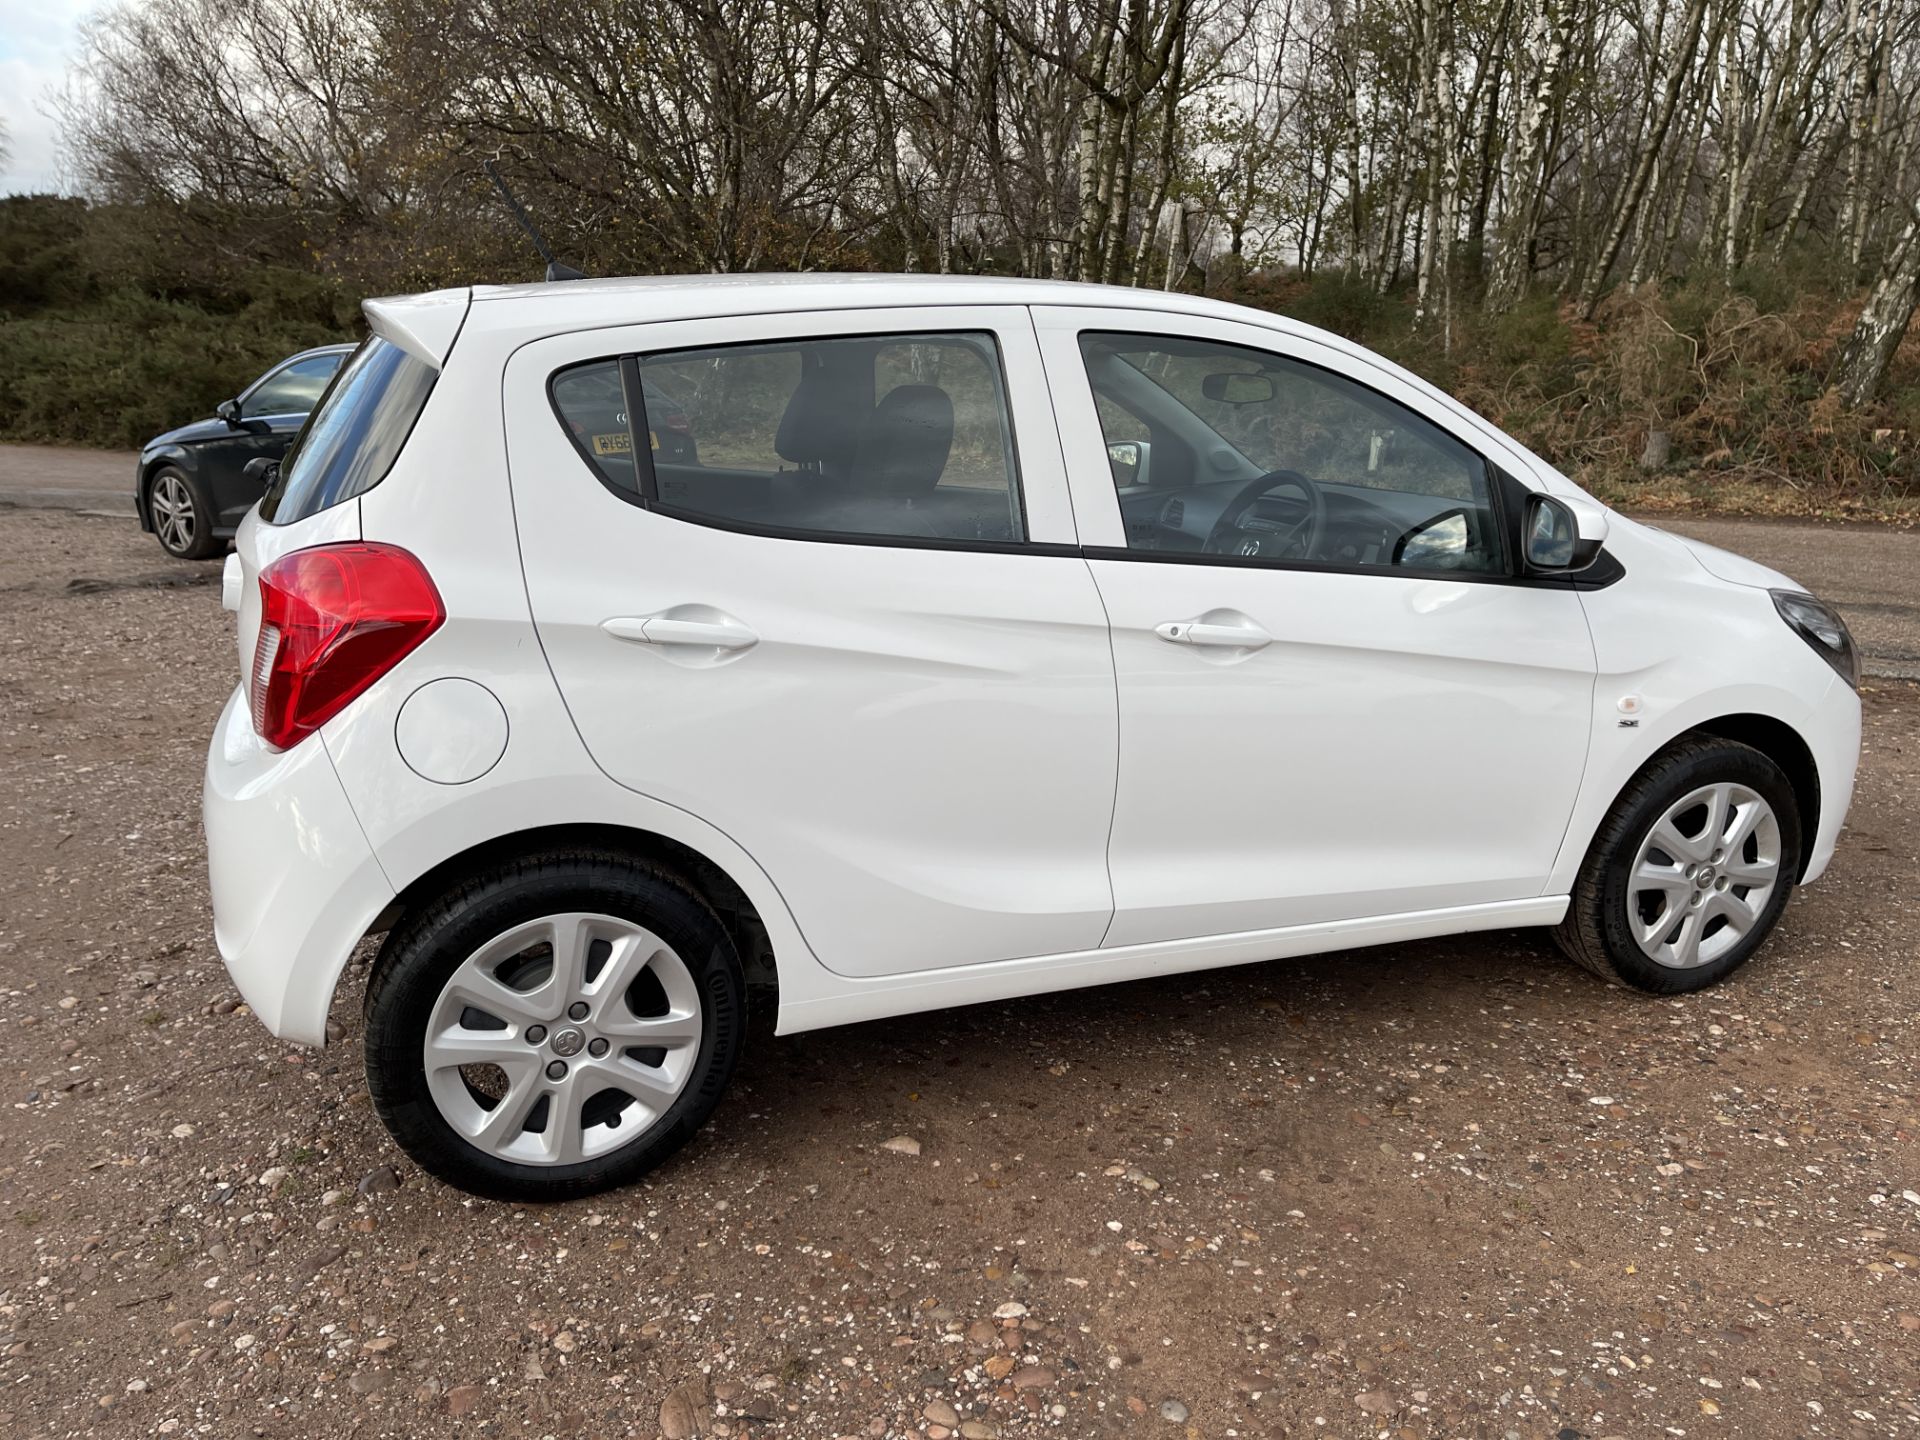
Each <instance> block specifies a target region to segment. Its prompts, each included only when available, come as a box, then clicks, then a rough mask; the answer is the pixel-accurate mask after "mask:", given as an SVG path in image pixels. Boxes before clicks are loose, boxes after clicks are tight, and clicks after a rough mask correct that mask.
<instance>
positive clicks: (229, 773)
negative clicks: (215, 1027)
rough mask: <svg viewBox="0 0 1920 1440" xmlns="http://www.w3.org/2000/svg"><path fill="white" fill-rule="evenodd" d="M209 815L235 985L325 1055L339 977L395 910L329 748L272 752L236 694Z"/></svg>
mask: <svg viewBox="0 0 1920 1440" xmlns="http://www.w3.org/2000/svg"><path fill="white" fill-rule="evenodd" d="M201 809H202V816H203V820H204V823H205V826H206V832H207V876H208V881H209V883H210V885H211V888H212V891H213V933H214V940H215V943H216V944H217V945H218V946H219V949H220V958H221V960H222V961H224V962H225V963H226V967H227V972H228V974H230V975H231V976H232V977H233V983H234V985H235V986H236V987H238V989H239V991H240V994H241V996H242V997H243V998H244V999H245V1000H246V1002H247V1004H248V1005H250V1006H251V1007H252V1008H253V1012H254V1013H255V1014H256V1015H258V1016H259V1017H260V1019H261V1021H262V1022H264V1023H265V1025H266V1027H267V1029H268V1030H270V1031H272V1032H273V1033H274V1034H275V1035H277V1036H279V1037H280V1038H282V1039H284V1040H293V1041H298V1042H299V1043H301V1044H305V1045H320V1044H324V1043H325V1042H326V1035H327V1010H328V1007H329V1005H330V1004H331V1003H332V999H333V990H334V986H335V984H336V982H337V981H338V980H339V978H340V973H341V971H343V970H344V969H345V968H346V964H347V960H348V958H349V957H350V956H351V955H352V953H353V947H354V946H355V945H356V944H357V943H359V941H360V938H361V937H362V936H363V935H365V934H366V933H367V930H368V928H369V927H370V926H371V925H372V924H373V922H374V920H375V919H377V918H378V917H379V914H380V912H381V911H382V910H384V909H385V908H386V907H387V906H388V905H389V904H391V903H392V901H393V898H394V891H393V887H392V886H391V885H389V884H388V883H387V877H386V875H385V873H384V872H383V871H382V870H381V868H380V865H379V862H378V861H377V860H376V859H375V858H374V855H373V851H372V849H371V848H370V847H369V846H368V844H367V840H366V836H365V835H364V834H363V833H362V831H361V829H360V822H359V820H358V819H357V818H356V817H355V816H354V813H353V809H352V807H351V806H350V805H349V804H348V803H347V796H346V791H345V790H344V789H342V788H341V785H340V779H339V776H338V775H336V774H335V772H334V768H333V761H332V760H331V758H329V756H328V754H327V750H326V746H325V745H324V744H323V743H322V742H321V740H320V739H319V737H317V736H313V737H309V738H308V739H307V740H306V741H305V742H304V743H302V744H299V745H296V746H294V748H293V749H291V750H288V751H285V752H276V751H274V750H270V749H268V748H267V746H266V745H265V744H264V743H262V742H261V740H260V738H259V736H257V735H256V734H254V731H253V725H252V723H251V720H250V718H249V717H248V714H247V708H246V705H245V703H244V698H243V696H242V693H241V691H240V690H239V689H235V691H234V692H233V694H232V695H231V696H229V697H228V699H227V706H226V709H224V710H223V711H221V712H220V721H219V723H218V724H217V725H216V726H215V727H214V732H213V744H212V745H211V747H210V748H209V749H208V751H207V775H206V784H205V786H204V789H203V791H202V796H201Z"/></svg>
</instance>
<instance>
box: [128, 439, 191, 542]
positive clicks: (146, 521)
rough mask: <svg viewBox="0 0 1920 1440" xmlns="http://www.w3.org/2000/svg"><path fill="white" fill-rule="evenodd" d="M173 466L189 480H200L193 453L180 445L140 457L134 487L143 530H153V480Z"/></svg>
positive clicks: (135, 505) (134, 499)
mask: <svg viewBox="0 0 1920 1440" xmlns="http://www.w3.org/2000/svg"><path fill="white" fill-rule="evenodd" d="M169 465H171V466H172V467H173V468H174V469H176V470H178V471H179V472H180V473H181V474H183V475H186V476H188V477H189V478H198V476H199V473H200V469H199V466H197V465H196V464H195V463H194V461H193V452H192V451H190V450H188V449H186V448H185V447H184V446H180V445H169V446H168V447H167V448H166V449H164V450H156V451H154V452H153V453H152V454H150V455H142V456H141V457H140V472H139V480H138V483H137V484H136V485H135V487H134V494H133V504H134V509H135V510H136V511H137V512H138V514H139V516H140V528H141V529H142V530H149V531H150V530H152V529H153V504H152V502H153V478H154V476H156V475H158V474H159V473H160V472H161V471H162V470H163V469H165V468H166V467H167V466H169Z"/></svg>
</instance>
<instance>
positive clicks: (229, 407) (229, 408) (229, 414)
mask: <svg viewBox="0 0 1920 1440" xmlns="http://www.w3.org/2000/svg"><path fill="white" fill-rule="evenodd" d="M213 413H214V414H216V415H218V416H219V417H220V418H221V419H222V420H224V421H226V422H227V424H228V426H229V427H231V428H232V429H235V430H238V429H239V428H240V402H239V401H238V400H222V401H221V402H220V403H219V404H218V405H216V406H214V407H213Z"/></svg>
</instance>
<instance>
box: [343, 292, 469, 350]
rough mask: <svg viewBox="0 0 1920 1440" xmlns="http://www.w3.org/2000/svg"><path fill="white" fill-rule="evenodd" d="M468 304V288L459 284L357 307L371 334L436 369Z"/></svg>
mask: <svg viewBox="0 0 1920 1440" xmlns="http://www.w3.org/2000/svg"><path fill="white" fill-rule="evenodd" d="M472 303H473V290H472V288H471V287H470V286H466V285H461V286H457V287H455V288H454V289H451V290H429V291H427V293H426V294H424V295H389V296H386V297H385V298H383V299H380V300H363V301H362V302H361V304H360V308H361V310H363V311H365V312H366V316H367V328H368V329H370V330H371V331H373V333H374V334H376V335H378V336H379V337H380V338H381V339H382V340H386V341H390V342H391V343H393V344H395V345H398V346H399V347H400V348H401V349H402V350H404V351H406V352H407V353H408V354H409V355H411V356H413V357H414V358H415V359H416V360H424V361H426V363H427V364H429V365H431V366H432V367H433V368H434V369H436V370H438V369H440V368H441V366H443V365H445V364H446V363H447V355H448V353H449V352H450V351H451V350H452V349H453V342H454V341H455V340H456V339H458V338H459V335H460V327H461V326H462V325H464V324H465V323H466V319H467V307H468V306H470V305H471V304H472Z"/></svg>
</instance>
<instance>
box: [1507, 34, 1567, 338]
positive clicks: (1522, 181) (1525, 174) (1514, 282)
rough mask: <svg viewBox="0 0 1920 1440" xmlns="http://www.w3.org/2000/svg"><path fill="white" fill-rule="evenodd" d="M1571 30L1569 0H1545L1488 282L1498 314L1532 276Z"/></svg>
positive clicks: (1521, 292)
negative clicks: (1549, 140) (1549, 139)
mask: <svg viewBox="0 0 1920 1440" xmlns="http://www.w3.org/2000/svg"><path fill="white" fill-rule="evenodd" d="M1571 31H1572V17H1571V14H1570V13H1569V10H1568V8H1567V6H1566V4H1565V0H1542V3H1541V6H1540V14H1539V16H1538V18H1537V20H1536V21H1535V25H1534V38H1533V46H1532V48H1533V51H1534V53H1535V54H1536V55H1537V56H1538V57H1539V68H1538V69H1537V70H1536V71H1535V72H1534V76H1533V85H1532V87H1531V88H1530V89H1529V90H1528V91H1527V98H1526V103H1525V104H1524V105H1523V106H1522V107H1521V110H1520V131H1519V137H1518V140H1517V142H1516V144H1515V148H1514V157H1513V165H1512V167H1511V169H1510V170H1509V171H1508V173H1507V183H1506V187H1505V193H1506V215H1505V216H1504V218H1503V222H1502V224H1501V226H1500V238H1499V242H1498V250H1497V252H1496V254H1495V257H1494V266H1493V279H1492V281H1491V283H1490V284H1489V285H1488V286H1487V306H1488V308H1489V309H1492V310H1494V311H1496V312H1497V311H1501V310H1507V309H1511V308H1512V307H1513V306H1514V305H1516V304H1517V303H1519V301H1520V300H1522V299H1524V298H1525V296H1526V293H1527V287H1528V286H1529V285H1530V284H1531V283H1532V280H1533V245H1534V237H1535V236H1536V235H1538V234H1539V231H1540V210H1541V205H1542V203H1543V200H1544V193H1545V189H1546V181H1545V177H1544V176H1543V175H1542V173H1541V169H1542V156H1543V155H1544V154H1545V153H1546V134H1547V118H1548V116H1549V114H1550V113H1551V111H1552V109H1553V102H1554V96H1555V95H1556V94H1557V93H1558V91H1559V89H1560V76H1561V72H1562V71H1563V70H1564V69H1565V67H1566V62H1567V52H1568V48H1569V37H1570V35H1571Z"/></svg>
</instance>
